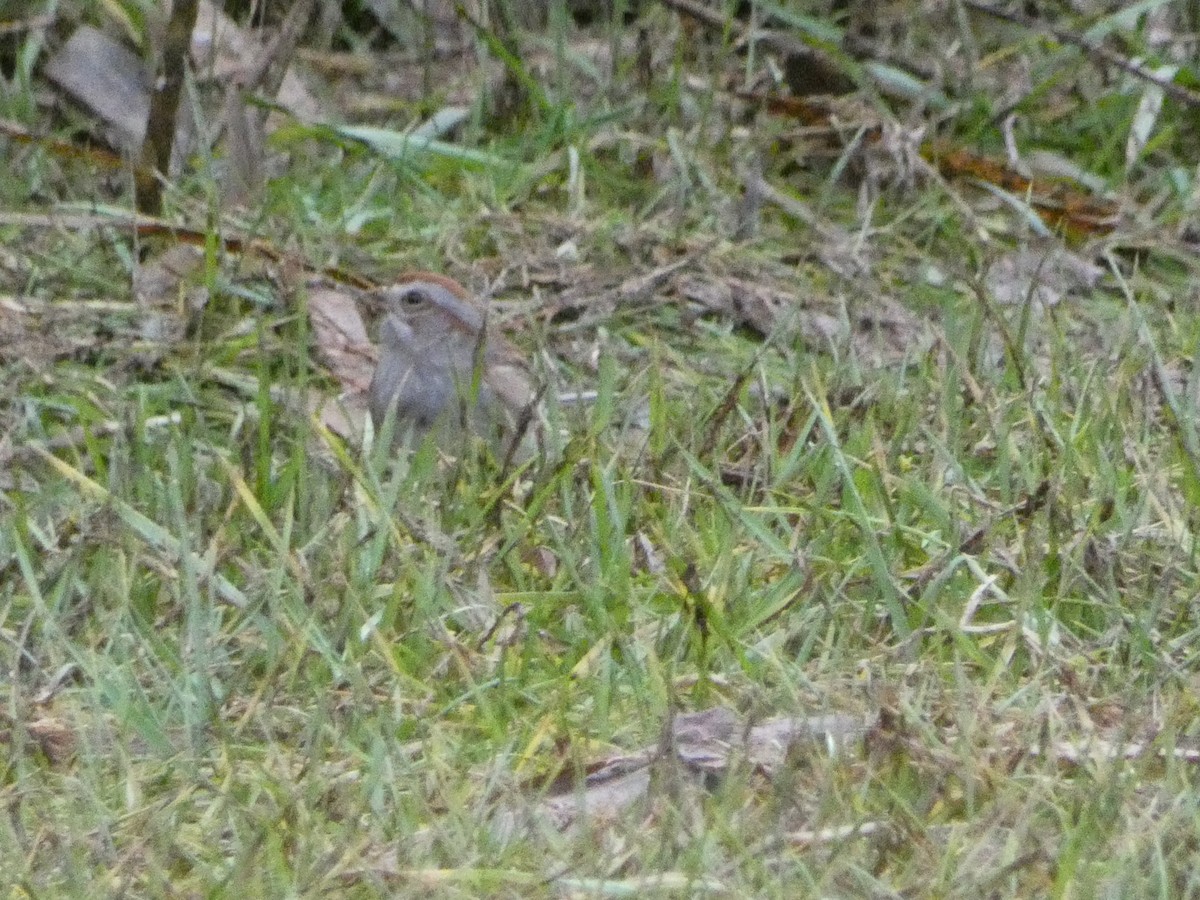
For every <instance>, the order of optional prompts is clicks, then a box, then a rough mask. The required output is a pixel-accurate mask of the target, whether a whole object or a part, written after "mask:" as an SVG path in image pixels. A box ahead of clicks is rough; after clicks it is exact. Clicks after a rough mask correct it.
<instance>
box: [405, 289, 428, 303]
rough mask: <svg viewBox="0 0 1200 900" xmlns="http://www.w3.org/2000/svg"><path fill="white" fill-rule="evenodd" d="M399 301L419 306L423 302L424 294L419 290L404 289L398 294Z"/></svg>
mask: <svg viewBox="0 0 1200 900" xmlns="http://www.w3.org/2000/svg"><path fill="white" fill-rule="evenodd" d="M400 302H401V303H403V304H404V305H405V306H420V305H421V304H422V303H424V302H425V295H424V294H423V293H421V292H420V291H416V290H413V291H405V292H404V293H403V294H401V295H400Z"/></svg>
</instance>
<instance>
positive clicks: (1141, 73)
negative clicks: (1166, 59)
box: [963, 0, 1200, 107]
mask: <svg viewBox="0 0 1200 900" xmlns="http://www.w3.org/2000/svg"><path fill="white" fill-rule="evenodd" d="M963 3H965V4H966V5H967V6H969V7H970V8H971V9H973V10H976V11H977V12H981V13H984V14H985V15H989V16H993V17H995V18H997V19H1003V20H1004V21H1005V22H1012V23H1013V24H1014V25H1020V26H1021V27H1022V28H1028V29H1029V30H1030V31H1037V32H1041V33H1042V34H1048V35H1050V36H1051V37H1053V38H1054V39H1055V40H1056V41H1058V42H1059V43H1063V44H1069V45H1070V46H1072V47H1076V48H1078V49H1079V50H1082V51H1083V52H1084V54H1085V55H1087V56H1090V57H1092V58H1093V59H1094V60H1097V61H1099V62H1101V63H1104V64H1106V65H1110V66H1116V67H1117V68H1118V69H1120V70H1121V71H1122V72H1126V73H1128V74H1129V75H1132V76H1133V77H1134V78H1140V79H1141V80H1142V81H1148V82H1149V83H1150V84H1152V85H1154V86H1155V87H1157V88H1159V89H1161V90H1162V92H1163V93H1164V94H1166V95H1167V96H1168V97H1170V98H1171V99H1172V100H1178V101H1179V102H1180V103H1185V104H1187V105H1188V106H1195V107H1200V93H1197V92H1196V91H1193V90H1192V89H1191V88H1186V87H1184V86H1183V85H1181V84H1177V83H1176V82H1174V81H1172V80H1171V79H1168V78H1162V77H1160V76H1159V75H1156V74H1155V73H1154V72H1151V71H1150V70H1149V69H1146V68H1145V67H1143V66H1142V65H1141V64H1139V63H1136V62H1134V61H1133V60H1131V59H1127V58H1126V57H1124V56H1122V55H1121V54H1119V53H1117V52H1116V51H1114V50H1109V49H1108V48H1107V47H1104V46H1101V45H1100V44H1099V43H1097V42H1096V41H1093V40H1090V39H1089V38H1087V37H1084V36H1083V35H1082V34H1075V33H1074V32H1071V31H1067V30H1066V29H1064V28H1056V27H1055V26H1053V25H1047V24H1046V23H1044V22H1039V21H1037V20H1036V19H1031V18H1029V17H1028V16H1026V15H1024V14H1022V13H1018V12H1011V11H1009V10H1004V9H997V8H996V7H994V6H991V5H990V4H987V3H981V2H979V0H963Z"/></svg>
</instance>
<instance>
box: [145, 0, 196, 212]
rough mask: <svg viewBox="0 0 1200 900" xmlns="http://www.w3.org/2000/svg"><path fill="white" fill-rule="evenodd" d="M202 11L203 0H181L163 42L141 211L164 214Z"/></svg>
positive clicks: (147, 141)
mask: <svg viewBox="0 0 1200 900" xmlns="http://www.w3.org/2000/svg"><path fill="white" fill-rule="evenodd" d="M199 8H200V3H199V0H178V2H177V3H176V4H175V5H174V8H173V9H172V10H171V20H170V22H169V23H168V24H167V36H166V40H165V41H164V42H163V56H162V80H161V82H160V83H159V85H158V89H157V90H156V91H155V92H154V95H153V96H152V97H151V99H150V117H149V119H148V120H147V122H146V139H145V142H144V143H143V144H142V159H141V166H140V168H139V169H137V170H135V176H137V175H138V174H139V173H140V176H141V177H137V183H136V193H137V208H138V211H139V212H144V213H149V214H151V215H158V213H159V212H161V211H162V190H163V182H164V180H165V179H166V176H167V170H168V168H169V167H170V165H171V148H172V147H173V146H174V143H175V113H176V111H177V110H178V109H179V94H180V92H181V91H182V89H183V77H184V69H185V66H186V63H187V53H188V48H189V46H190V45H191V41H192V31H193V30H194V29H195V27H196V14H197V12H198V11H199Z"/></svg>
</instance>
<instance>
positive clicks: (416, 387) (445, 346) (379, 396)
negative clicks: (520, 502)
mask: <svg viewBox="0 0 1200 900" xmlns="http://www.w3.org/2000/svg"><path fill="white" fill-rule="evenodd" d="M375 296H376V298H377V299H378V300H379V301H381V302H382V305H383V307H384V315H383V322H382V325H381V327H380V338H379V362H378V364H377V366H376V368H375V373H374V376H373V377H372V379H371V385H370V388H369V391H368V393H369V400H370V410H371V419H372V421H373V423H374V424H375V427H376V428H377V429H381V428H383V427H384V423H385V422H386V421H388V418H389V415H390V416H391V417H392V420H393V422H394V424H393V426H392V427H393V434H394V435H395V438H394V440H395V441H396V442H397V443H408V442H412V441H419V440H421V439H423V438H424V437H425V436H426V435H428V434H429V433H430V432H433V433H435V435H436V437H435V439H436V440H437V442H438V444H439V446H441V447H443V449H449V448H448V447H447V444H448V443H449V442H451V441H461V440H462V438H463V435H464V432H469V433H474V434H478V435H480V436H481V437H484V438H485V439H487V440H489V441H491V442H492V444H493V446H494V447H496V448H497V449H501V448H503V447H504V442H506V441H509V442H511V441H512V440H513V439H514V438H515V439H516V440H517V441H519V440H520V439H521V438H522V436H523V435H522V434H520V433H519V432H521V431H522V430H524V429H525V428H526V427H527V426H528V424H529V420H530V415H531V412H532V409H533V407H534V405H535V404H536V402H537V399H538V392H537V390H536V389H535V386H534V379H533V375H532V373H531V370H530V367H529V365H528V363H527V361H526V359H525V357H524V355H523V354H522V353H521V351H520V350H518V349H517V348H516V347H515V346H514V345H513V344H512V343H511V342H510V341H508V340H507V339H506V338H505V337H504V336H503V335H502V334H500V333H499V332H497V331H496V330H495V329H494V328H491V327H489V323H488V321H487V314H486V311H485V309H484V307H483V305H482V304H481V303H480V301H479V300H478V298H476V297H475V296H473V295H472V294H471V292H470V291H468V290H467V289H466V288H465V287H463V286H462V285H461V284H459V283H458V282H457V281H455V280H454V279H452V278H448V277H447V276H445V275H439V274H436V273H434V272H422V271H414V272H406V273H404V274H402V275H400V276H398V277H397V278H396V279H395V280H394V281H393V282H392V283H390V284H387V285H386V286H384V287H382V288H379V289H377V290H376V291H375Z"/></svg>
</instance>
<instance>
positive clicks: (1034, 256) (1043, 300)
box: [984, 244, 1104, 309]
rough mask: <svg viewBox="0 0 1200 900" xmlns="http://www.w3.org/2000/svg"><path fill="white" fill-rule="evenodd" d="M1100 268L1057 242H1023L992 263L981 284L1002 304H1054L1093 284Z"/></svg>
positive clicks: (1096, 280)
mask: <svg viewBox="0 0 1200 900" xmlns="http://www.w3.org/2000/svg"><path fill="white" fill-rule="evenodd" d="M1103 274H1104V269H1103V268H1102V267H1101V266H1098V265H1096V264H1095V263H1093V262H1092V261H1091V260H1088V259H1085V258H1084V257H1082V256H1080V255H1079V254H1077V253H1072V252H1071V251H1070V250H1068V249H1066V248H1065V247H1062V246H1061V245H1049V246H1044V247H1038V246H1033V245H1029V244H1026V245H1023V246H1021V247H1018V248H1017V249H1016V250H1013V251H1012V252H1010V253H1005V254H1004V255H1003V256H1001V257H999V258H998V259H996V260H995V261H993V262H992V264H991V266H990V267H989V268H988V270H987V273H986V274H985V275H984V284H985V285H986V286H987V289H988V292H989V293H990V294H991V296H992V299H993V300H995V301H996V302H997V303H999V304H1001V305H1002V306H1018V305H1020V304H1023V303H1026V302H1031V303H1033V304H1034V306H1035V308H1037V309H1045V308H1046V307H1050V306H1056V305H1057V304H1058V303H1059V301H1061V300H1062V298H1063V297H1064V296H1066V295H1067V294H1069V293H1071V292H1074V291H1085V290H1090V289H1091V288H1093V287H1095V286H1096V283H1097V282H1098V281H1099V280H1100V276H1102V275H1103Z"/></svg>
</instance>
